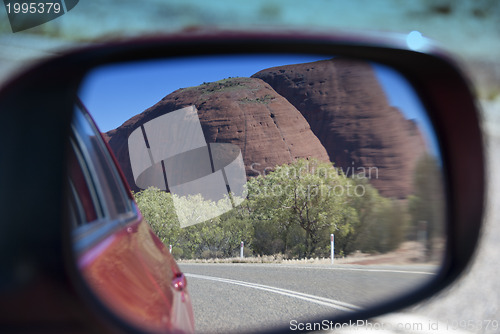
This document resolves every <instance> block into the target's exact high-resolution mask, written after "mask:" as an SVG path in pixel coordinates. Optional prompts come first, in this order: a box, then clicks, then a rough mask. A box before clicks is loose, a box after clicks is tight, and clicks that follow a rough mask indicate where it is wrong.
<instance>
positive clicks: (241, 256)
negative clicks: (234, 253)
mask: <svg viewBox="0 0 500 334" xmlns="http://www.w3.org/2000/svg"><path fill="white" fill-rule="evenodd" d="M240 258H243V241H242V242H241V248H240Z"/></svg>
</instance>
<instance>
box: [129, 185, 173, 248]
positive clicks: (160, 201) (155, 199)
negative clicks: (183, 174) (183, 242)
mask: <svg viewBox="0 0 500 334" xmlns="http://www.w3.org/2000/svg"><path fill="white" fill-rule="evenodd" d="M134 197H135V200H136V202H137V206H138V207H139V210H140V211H141V213H142V215H143V217H144V219H145V220H146V221H147V222H148V223H149V225H150V226H151V228H152V229H153V231H154V232H155V233H156V235H157V236H158V237H159V238H160V240H161V241H162V242H163V243H164V244H166V245H175V246H178V245H179V243H178V242H179V236H180V234H181V233H182V230H181V228H180V225H179V220H178V219H177V215H176V213H175V209H174V204H173V200H172V195H171V194H170V193H167V192H165V191H162V190H160V189H158V188H154V187H150V188H148V189H145V190H142V191H139V192H136V193H134Z"/></svg>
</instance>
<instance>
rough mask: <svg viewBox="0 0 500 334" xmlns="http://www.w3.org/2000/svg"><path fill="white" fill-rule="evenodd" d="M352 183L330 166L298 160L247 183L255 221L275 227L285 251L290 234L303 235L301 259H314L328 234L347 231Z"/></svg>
mask: <svg viewBox="0 0 500 334" xmlns="http://www.w3.org/2000/svg"><path fill="white" fill-rule="evenodd" d="M353 191H354V190H353V189H352V184H351V182H350V181H349V179H347V178H345V177H343V175H339V173H338V171H337V170H336V169H335V168H333V165H332V164H331V163H324V162H320V161H318V160H316V159H309V160H306V159H298V160H297V161H296V162H294V163H293V164H290V165H282V166H277V167H276V168H275V170H274V171H273V172H271V173H269V174H268V175H266V176H258V177H256V178H253V179H251V180H249V182H248V193H249V195H248V198H249V201H250V207H251V209H250V210H251V214H252V217H253V218H254V219H255V220H256V221H259V222H268V223H271V224H274V225H275V226H274V231H275V232H276V233H278V234H279V235H281V238H282V240H283V243H284V247H285V251H287V250H288V248H289V247H290V246H292V247H297V246H298V245H296V244H295V245H290V244H289V242H290V238H289V237H290V233H291V231H293V230H294V227H295V226H299V227H300V228H301V229H302V230H303V231H304V233H305V234H304V237H303V239H302V244H303V247H302V249H301V254H299V255H300V256H307V257H309V256H312V255H314V254H315V251H316V249H317V248H318V247H319V246H321V244H324V243H328V242H329V238H327V239H326V240H322V239H324V238H323V235H324V232H325V231H336V232H337V231H339V232H343V231H345V230H346V229H347V230H348V229H349V228H348V225H349V224H350V222H349V221H348V220H347V219H345V218H346V217H347V216H348V215H350V214H352V212H351V211H350V210H349V209H348V207H349V202H350V199H349V195H352V194H350V193H349V192H351V193H352V192H353Z"/></svg>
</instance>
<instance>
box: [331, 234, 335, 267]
mask: <svg viewBox="0 0 500 334" xmlns="http://www.w3.org/2000/svg"><path fill="white" fill-rule="evenodd" d="M330 247H331V251H330V256H331V258H332V264H333V258H334V257H335V236H334V235H333V233H332V234H330Z"/></svg>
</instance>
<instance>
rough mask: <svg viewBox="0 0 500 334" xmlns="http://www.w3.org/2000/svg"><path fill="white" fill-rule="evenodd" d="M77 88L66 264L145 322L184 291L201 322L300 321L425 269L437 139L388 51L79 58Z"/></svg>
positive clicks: (430, 260) (388, 292) (408, 280)
mask: <svg viewBox="0 0 500 334" xmlns="http://www.w3.org/2000/svg"><path fill="white" fill-rule="evenodd" d="M79 100H80V101H78V102H77V103H76V107H75V109H76V110H77V112H76V116H75V122H74V123H75V125H74V132H76V135H75V136H74V137H75V138H72V142H73V146H74V147H75V149H74V151H75V154H74V157H73V158H72V160H71V163H72V166H76V165H79V167H78V168H77V167H72V169H71V170H78V171H75V172H74V173H71V179H72V182H71V184H72V189H73V190H72V191H73V193H76V194H77V195H75V196H74V197H77V198H78V200H75V201H73V202H74V203H73V204H71V205H73V206H74V207H75V208H76V209H75V210H74V211H75V212H76V213H75V214H74V216H75V217H74V218H73V220H74V221H75V222H76V223H74V225H75V228H74V240H75V254H76V256H77V259H78V265H79V268H80V269H81V271H82V273H83V276H84V278H85V279H86V280H87V282H88V284H89V286H90V287H91V288H92V289H93V290H94V291H95V292H96V295H97V296H98V297H99V298H101V299H102V300H103V301H104V302H105V303H106V304H107V305H109V306H110V308H111V309H113V310H114V311H116V312H117V313H119V314H121V315H124V316H126V317H127V319H128V320H130V321H132V322H135V323H138V324H139V325H141V326H144V328H146V329H150V330H154V331H158V330H162V329H165V328H173V327H175V326H181V327H182V325H179V324H182V323H186V322H189V319H191V318H190V317H192V316H193V314H191V313H190V312H191V311H190V307H189V306H185V305H188V304H189V303H191V304H192V310H193V312H194V323H195V328H196V331H198V332H212V333H220V332H235V331H248V330H255V329H265V328H269V327H273V326H287V327H290V329H292V330H293V329H308V328H307V326H311V324H310V323H309V325H308V323H305V322H304V321H306V319H312V318H314V319H320V320H321V319H323V318H324V319H326V317H327V316H329V317H330V316H331V315H332V314H339V315H340V314H344V313H345V312H353V311H356V310H360V309H365V308H367V307H370V306H374V305H376V304H378V303H381V302H387V301H389V300H391V299H393V298H396V297H398V296H401V295H402V294H405V293H409V292H411V291H413V290H414V289H417V288H419V287H420V286H422V285H423V284H425V283H427V282H429V281H430V280H431V279H433V277H435V275H436V274H437V273H438V271H439V268H440V266H441V261H442V258H443V254H444V250H445V243H446V236H445V224H444V222H445V196H444V190H443V180H442V173H441V166H442V163H441V156H440V152H439V147H438V144H437V141H436V138H435V133H434V131H433V128H432V125H431V123H430V121H429V119H428V118H427V116H426V112H425V109H424V106H423V105H422V103H421V101H420V100H419V97H418V95H417V94H416V92H415V90H414V89H413V87H412V86H411V84H410V83H409V82H408V81H407V80H406V79H405V78H404V77H403V76H402V75H401V74H400V73H398V72H397V71H395V70H394V69H392V68H390V67H387V66H384V65H381V64H377V63H371V62H365V61H360V60H353V59H347V58H343V57H333V56H331V55H330V56H324V55H318V56H315V55H298V54H293V55H266V54H262V55H231V56H228V55H223V56H203V57H188V58H179V59H164V60H150V61H140V62H130V63H119V64H112V65H106V66H102V67H100V68H96V69H95V70H93V71H92V72H90V73H89V74H88V75H87V76H86V78H85V79H84V81H83V83H82V85H81V89H80V92H79ZM84 110H88V112H89V113H90V115H91V116H92V118H93V120H94V121H95V123H96V124H97V127H98V129H99V131H100V132H101V133H102V138H103V139H102V140H101V138H97V137H98V136H95V134H94V135H92V134H91V130H92V129H91V128H92V124H90V125H88V124H86V123H85V119H87V121H88V116H87V115H86V114H85V112H84ZM79 118H81V120H80V121H78V119H79ZM82 138H83V139H82ZM101 142H102V143H101ZM103 143H107V145H109V148H110V149H111V151H112V152H113V154H114V156H115V157H116V161H117V163H118V164H119V166H120V168H121V171H122V172H123V177H124V179H125V180H126V181H127V182H128V185H129V186H130V188H131V189H132V191H133V194H134V197H135V201H136V202H137V206H138V208H139V210H140V212H141V214H140V215H139V214H138V211H137V210H136V209H135V206H134V204H133V203H132V202H131V201H130V200H129V199H128V198H127V196H126V192H124V191H123V190H124V189H125V187H124V186H123V183H122V182H121V179H120V177H119V174H117V172H116V171H114V170H113V168H112V165H113V163H112V160H110V159H109V158H107V157H106V152H104V151H103V152H101V151H102V144H103ZM82 146H85V147H86V148H82ZM104 147H105V146H104ZM89 160H92V161H93V162H89ZM110 161H111V162H110ZM103 165H108V167H109V168H110V170H109V171H108V170H107V169H106V168H108V167H103ZM82 166H83V167H82ZM110 166H111V167H110ZM117 175H118V176H117ZM113 178H114V181H113V180H112V179H113ZM110 180H112V181H110ZM108 183H109V184H108ZM124 193H125V195H123V194H124ZM82 194H84V196H83V195H82ZM82 197H83V199H82ZM75 203H76V204H75ZM141 215H142V217H143V218H144V221H145V222H147V223H144V222H143V223H141V222H140V221H141ZM77 216H78V217H77ZM79 222H80V223H79ZM82 222H83V223H82ZM154 234H155V235H156V236H157V237H156V236H154ZM174 259H175V260H174ZM181 273H182V274H181ZM184 278H185V279H186V281H187V288H186V287H184V285H183V284H186V281H184ZM171 282H174V283H171ZM179 287H180V288H179ZM181 290H182V291H181ZM176 291H177V292H178V291H181V292H182V293H181V294H178V293H176ZM186 292H188V293H186ZM155 303H156V304H155ZM162 303H163V304H162ZM151 305H163V306H161V307H156V308H154V307H152V306H151ZM182 305H184V307H183V306H182ZM160 309H161V310H160ZM322 317H323V318H322ZM186 319H187V320H186ZM169 326H170V327H169ZM321 326H323V327H321V328H309V329H325V327H324V326H328V324H327V323H321Z"/></svg>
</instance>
